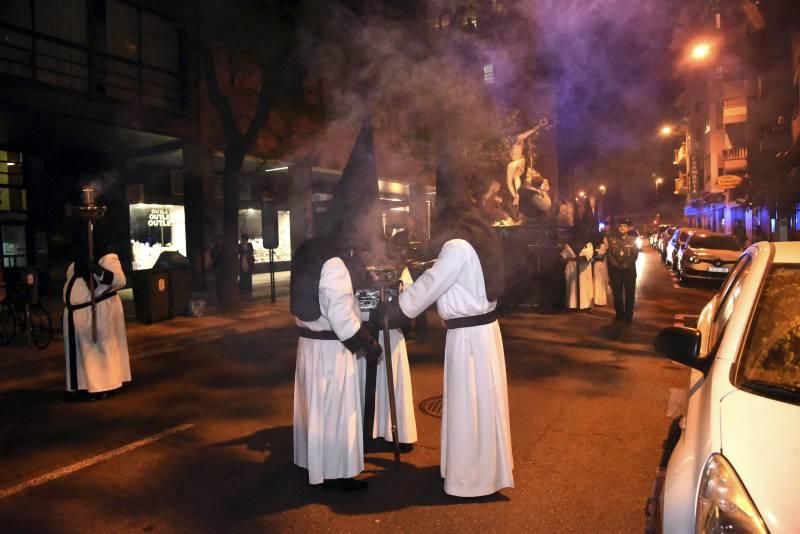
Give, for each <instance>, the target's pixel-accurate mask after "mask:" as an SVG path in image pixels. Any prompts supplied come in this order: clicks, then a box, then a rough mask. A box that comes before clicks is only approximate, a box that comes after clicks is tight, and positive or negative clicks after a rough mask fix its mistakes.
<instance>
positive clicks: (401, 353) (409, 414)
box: [358, 268, 417, 453]
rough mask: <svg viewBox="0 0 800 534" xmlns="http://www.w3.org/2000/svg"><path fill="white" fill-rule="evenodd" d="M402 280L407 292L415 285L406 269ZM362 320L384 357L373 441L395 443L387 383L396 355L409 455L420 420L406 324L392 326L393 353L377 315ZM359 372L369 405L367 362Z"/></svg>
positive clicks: (400, 430)
mask: <svg viewBox="0 0 800 534" xmlns="http://www.w3.org/2000/svg"><path fill="white" fill-rule="evenodd" d="M401 281H402V282H403V286H404V288H405V289H407V288H409V287H410V286H411V284H412V283H413V280H412V279H411V274H410V273H409V271H408V269H407V268H406V269H403V273H402V275H401ZM361 319H362V320H363V321H369V323H370V330H371V331H372V335H373V337H374V338H376V339H377V340H378V342H379V343H380V345H381V348H382V349H383V357H382V358H380V359H379V360H378V364H377V370H376V375H375V378H376V380H375V414H374V415H375V419H374V423H373V428H372V432H371V433H370V434H369V436H368V437H369V438H372V439H375V438H383V439H384V440H386V441H392V440H393V436H392V421H391V418H390V412H389V387H388V381H387V380H386V378H387V377H386V355H387V354H390V353H391V355H392V371H393V377H392V378H393V379H394V395H395V404H396V406H397V421H396V424H397V435H398V441H399V442H400V452H403V453H408V452H411V451H412V450H413V448H414V446H413V444H414V443H416V441H417V419H416V415H415V413H414V393H413V391H412V389H411V369H410V368H409V365H408V351H407V350H406V339H405V336H404V335H403V330H402V326H403V325H404V322H403V321H393V322H391V323H390V324H389V342H390V343H391V352H390V351H387V350H386V347H385V346H384V343H383V335H382V332H381V329H382V328H383V325H382V324H381V321H380V319H379V317H378V314H377V313H374V310H373V313H369V312H362V313H361ZM358 371H359V376H360V378H361V398H362V401H361V404H362V406H363V405H365V400H366V399H365V394H366V388H365V384H366V379H367V361H366V358H359V360H358Z"/></svg>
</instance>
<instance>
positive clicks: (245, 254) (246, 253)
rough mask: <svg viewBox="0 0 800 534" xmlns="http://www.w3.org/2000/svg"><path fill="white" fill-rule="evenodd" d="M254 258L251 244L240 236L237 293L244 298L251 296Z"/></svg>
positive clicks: (243, 235) (244, 236)
mask: <svg viewBox="0 0 800 534" xmlns="http://www.w3.org/2000/svg"><path fill="white" fill-rule="evenodd" d="M255 265H256V257H255V250H254V249H253V244H252V243H251V242H250V239H249V238H248V237H247V234H242V236H241V240H240V241H239V293H240V294H241V295H242V296H243V297H244V298H245V299H250V298H251V297H252V296H253V271H254V270H255Z"/></svg>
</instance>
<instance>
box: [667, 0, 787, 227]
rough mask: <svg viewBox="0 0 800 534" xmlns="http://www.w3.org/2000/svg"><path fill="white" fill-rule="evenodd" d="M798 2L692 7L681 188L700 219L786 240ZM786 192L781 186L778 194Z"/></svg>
mask: <svg viewBox="0 0 800 534" xmlns="http://www.w3.org/2000/svg"><path fill="white" fill-rule="evenodd" d="M793 4H796V3H793V2H783V1H779V2H770V3H766V2H764V3H757V2H750V1H745V2H739V1H736V2H732V1H726V0H703V1H700V2H695V3H694V4H690V5H688V6H687V7H686V8H685V9H684V12H683V17H684V21H685V23H684V24H683V26H682V28H681V30H680V32H679V39H678V40H679V44H680V47H681V48H682V49H683V53H684V54H685V59H684V61H683V62H682V65H681V70H682V72H683V80H684V94H683V99H682V100H683V106H684V109H683V111H684V114H685V118H684V120H683V123H682V125H681V129H680V131H681V133H682V134H683V143H682V144H681V145H680V147H679V148H678V149H677V150H675V164H676V166H677V168H678V178H677V179H676V181H675V193H676V194H685V195H686V205H685V210H684V216H685V219H686V223H687V224H689V225H692V226H698V227H703V228H708V229H711V230H713V231H718V232H724V233H730V232H731V231H732V229H733V226H734V225H735V224H737V221H741V222H742V223H743V224H744V225H745V228H746V231H747V234H748V235H749V236H752V234H753V232H754V231H755V230H760V231H763V232H764V233H765V234H766V235H768V236H769V238H770V239H774V240H786V239H789V238H791V237H792V236H794V235H795V233H796V230H797V221H796V218H797V215H796V213H797V202H798V201H800V198H798V196H797V195H798V193H799V192H800V191H797V190H793V189H792V188H791V187H789V182H790V178H789V173H790V172H791V166H790V165H789V162H788V160H787V158H786V157H785V155H784V154H785V152H786V151H787V150H788V149H789V147H790V146H791V145H792V132H791V128H790V117H792V116H793V113H794V110H793V106H794V109H796V102H795V103H794V104H793V102H792V100H793V97H794V100H796V97H797V89H796V87H797V86H796V82H794V81H793V79H792V78H793V75H794V71H793V66H792V57H793V56H792V34H793V32H796V31H797V28H798V25H797V24H798V21H797V7H796V5H793ZM779 191H780V192H782V193H780V194H779Z"/></svg>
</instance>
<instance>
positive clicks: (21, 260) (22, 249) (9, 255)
mask: <svg viewBox="0 0 800 534" xmlns="http://www.w3.org/2000/svg"><path fill="white" fill-rule="evenodd" d="M0 241H2V243H3V267H4V268H8V267H25V266H26V265H27V263H28V262H27V258H28V249H27V246H26V241H25V226H23V225H21V224H4V225H2V226H0Z"/></svg>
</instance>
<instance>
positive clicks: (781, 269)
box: [737, 265, 800, 403]
mask: <svg viewBox="0 0 800 534" xmlns="http://www.w3.org/2000/svg"><path fill="white" fill-rule="evenodd" d="M797 310H800V266H798V265H774V266H773V267H772V268H771V269H770V271H769V273H768V274H767V279H766V281H765V284H764V289H763V290H762V293H761V297H760V298H759V301H758V307H757V308H756V313H755V316H754V318H753V324H752V327H751V330H750V335H749V337H748V340H747V344H746V345H745V350H744V353H743V355H742V359H741V363H740V368H739V375H738V376H739V378H738V380H737V382H738V384H739V386H741V387H743V388H745V389H748V390H750V391H753V392H754V393H757V394H761V395H764V396H767V397H771V398H776V399H779V400H785V401H788V402H794V403H797V402H800V314H798V313H797Z"/></svg>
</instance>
